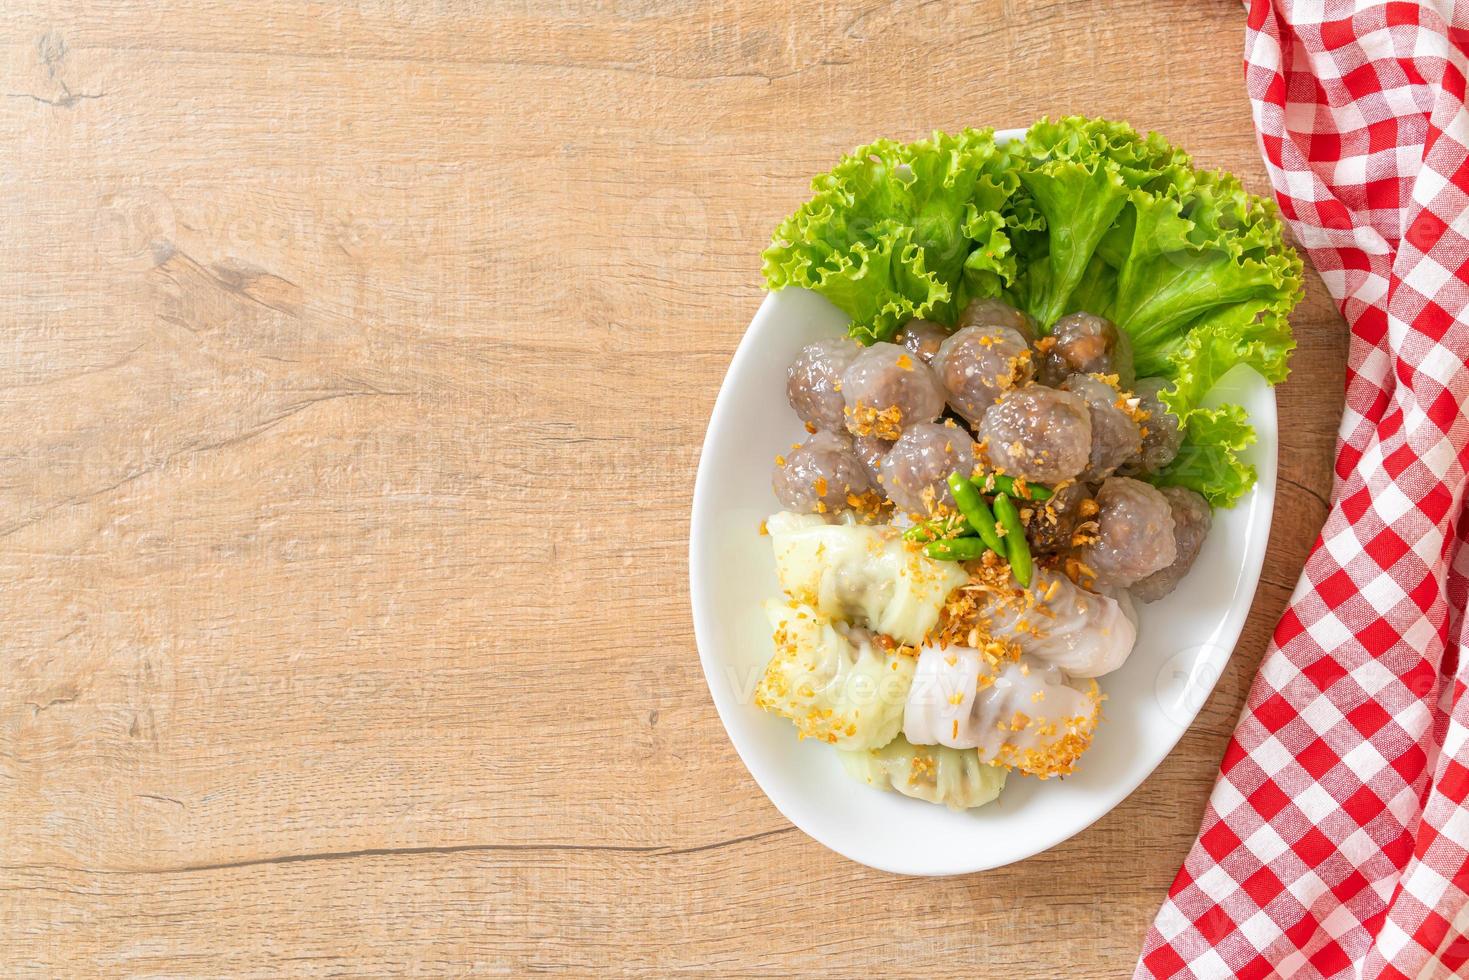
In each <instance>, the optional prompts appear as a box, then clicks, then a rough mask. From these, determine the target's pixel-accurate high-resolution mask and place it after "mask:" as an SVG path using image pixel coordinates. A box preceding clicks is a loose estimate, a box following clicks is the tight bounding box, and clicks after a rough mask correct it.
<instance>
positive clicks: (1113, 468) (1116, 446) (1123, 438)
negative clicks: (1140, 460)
mask: <svg viewBox="0 0 1469 980" xmlns="http://www.w3.org/2000/svg"><path fill="white" fill-rule="evenodd" d="M1061 388H1062V389H1063V390H1065V391H1070V392H1073V393H1074V394H1077V395H1080V396H1081V397H1082V398H1083V399H1084V400H1085V401H1086V404H1087V407H1088V408H1089V409H1091V413H1092V451H1091V456H1090V458H1089V459H1088V460H1087V465H1086V469H1084V470H1082V472H1081V478H1082V479H1083V480H1087V481H1091V482H1095V481H1097V480H1101V479H1103V478H1104V477H1108V476H1111V475H1112V474H1113V473H1115V472H1117V467H1119V466H1121V465H1122V464H1123V463H1125V462H1127V461H1128V460H1129V459H1131V458H1132V457H1134V456H1136V455H1137V454H1138V451H1139V450H1140V449H1142V445H1143V436H1142V430H1141V429H1139V428H1138V424H1137V422H1136V421H1135V420H1134V419H1133V417H1132V409H1131V408H1130V406H1129V405H1128V404H1127V399H1128V398H1129V397H1130V396H1129V395H1125V394H1123V393H1122V392H1120V391H1118V390H1117V388H1116V387H1115V386H1113V385H1110V384H1108V383H1107V382H1106V381H1103V380H1102V379H1101V378H1100V377H1098V376H1097V375H1094V374H1073V375H1072V376H1071V377H1069V378H1067V379H1066V381H1065V382H1064V383H1062V385H1061Z"/></svg>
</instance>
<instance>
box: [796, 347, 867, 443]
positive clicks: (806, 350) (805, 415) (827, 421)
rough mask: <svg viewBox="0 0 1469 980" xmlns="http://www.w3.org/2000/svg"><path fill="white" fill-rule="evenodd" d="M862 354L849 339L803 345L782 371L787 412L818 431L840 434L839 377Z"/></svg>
mask: <svg viewBox="0 0 1469 980" xmlns="http://www.w3.org/2000/svg"><path fill="white" fill-rule="evenodd" d="M860 353H862V345H861V344H859V343H857V342H856V341H855V340H852V339H851V338H850V337H829V338H827V339H826V340H818V341H816V342H815V343H813V344H807V345H806V346H805V347H802V348H801V353H799V354H797V355H796V359H795V360H794V361H792V362H791V366H790V368H789V369H788V370H787V371H786V399H787V400H788V401H789V402H790V403H791V408H793V409H795V410H796V414H797V415H799V416H800V417H801V421H802V422H807V423H809V424H811V425H812V426H815V427H816V428H818V429H830V430H832V431H841V429H842V427H843V424H844V422H845V419H844V417H843V415H842V409H843V408H844V407H846V403H845V402H844V401H843V400H842V374H843V373H845V372H846V370H847V368H848V367H849V366H850V365H851V363H852V362H853V361H854V360H856V359H857V355H858V354H860Z"/></svg>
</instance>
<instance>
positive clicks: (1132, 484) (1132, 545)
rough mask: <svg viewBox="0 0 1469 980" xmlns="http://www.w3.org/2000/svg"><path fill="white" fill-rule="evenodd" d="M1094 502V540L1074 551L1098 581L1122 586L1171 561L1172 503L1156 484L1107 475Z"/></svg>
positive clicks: (1174, 554) (1173, 547)
mask: <svg viewBox="0 0 1469 980" xmlns="http://www.w3.org/2000/svg"><path fill="white" fill-rule="evenodd" d="M1097 506H1098V512H1097V534H1096V541H1094V542H1093V543H1091V544H1089V545H1087V546H1086V547H1084V548H1082V549H1081V551H1080V552H1079V554H1078V555H1077V557H1078V558H1080V559H1081V560H1082V561H1083V562H1085V563H1086V565H1087V566H1089V567H1090V568H1091V570H1092V571H1093V572H1095V573H1096V575H1097V583H1098V584H1100V585H1107V586H1120V587H1124V588H1125V587H1126V586H1129V585H1131V584H1132V583H1134V582H1137V581H1139V580H1140V579H1144V578H1147V577H1148V576H1149V575H1151V574H1153V573H1154V572H1156V571H1158V570H1159V569H1163V568H1167V567H1168V566H1169V565H1171V564H1172V563H1173V559H1174V558H1175V557H1177V554H1178V546H1177V544H1175V543H1174V540H1173V507H1172V505H1171V504H1170V503H1169V502H1168V498H1167V497H1165V496H1163V494H1162V492H1161V491H1159V490H1158V488H1157V487H1154V486H1152V485H1150V484H1147V483H1143V482H1142V481H1140V480H1134V479H1131V478H1129V477H1125V476H1114V477H1109V478H1108V479H1107V481H1106V482H1105V483H1103V484H1102V488H1101V489H1100V490H1098V491H1097Z"/></svg>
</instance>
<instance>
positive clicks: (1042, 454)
mask: <svg viewBox="0 0 1469 980" xmlns="http://www.w3.org/2000/svg"><path fill="white" fill-rule="evenodd" d="M979 434H980V438H981V439H982V440H983V441H984V445H985V454H986V455H987V456H988V457H989V461H990V465H991V466H992V467H994V468H996V469H1000V470H1003V471H1004V472H1005V473H1007V474H1010V475H1011V476H1023V477H1025V478H1026V479H1027V480H1031V481H1033V482H1037V483H1047V484H1056V483H1060V482H1061V481H1062V480H1069V479H1071V478H1073V477H1075V476H1077V475H1078V474H1079V473H1081V471H1082V470H1083V469H1085V468H1086V465H1087V461H1088V460H1089V459H1090V458H1091V451H1092V416H1091V411H1090V410H1089V409H1088V408H1087V404H1086V402H1085V401H1083V400H1082V399H1081V397H1080V396H1078V395H1074V394H1072V393H1071V392H1069V391H1061V390H1059V389H1057V388H1047V387H1045V386H1043V385H1029V386H1027V387H1024V388H1016V389H1014V390H1012V391H1008V392H1006V393H1005V394H1004V395H1002V396H1001V397H1000V400H999V401H998V402H996V403H995V404H994V405H991V406H990V408H989V411H987V412H985V413H984V420H983V421H982V422H981V423H980V426H979Z"/></svg>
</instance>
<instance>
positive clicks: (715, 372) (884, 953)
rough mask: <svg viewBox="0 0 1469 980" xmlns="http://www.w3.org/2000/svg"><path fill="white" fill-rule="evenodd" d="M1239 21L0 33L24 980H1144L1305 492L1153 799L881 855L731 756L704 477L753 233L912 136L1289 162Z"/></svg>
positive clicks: (371, 22) (1, 370)
mask: <svg viewBox="0 0 1469 980" xmlns="http://www.w3.org/2000/svg"><path fill="white" fill-rule="evenodd" d="M1242 32H1243V24H1242V22H1241V13H1240V10H1239V8H1238V5H1237V4H1232V3H1225V2H1198V0H1194V2H1183V0H1166V2H1165V0H1115V2H1106V3H1102V2H1095V3H1060V2H1045V3H1021V2H1003V3H984V4H974V5H960V4H936V3H931V2H921V0H896V2H886V3H846V2H834V0H798V2H774V0H736V2H732V3H729V4H722V5H711V6H708V7H705V6H702V5H700V6H697V7H696V6H692V5H690V6H684V5H681V4H676V3H672V2H668V0H619V2H616V3H610V2H602V3H594V2H588V3H578V2H575V0H563V2H560V3H548V4H540V3H529V2H525V0H521V2H508V0H506V2H487V3H480V2H468V0H463V2H461V0H424V2H421V3H410V2H407V0H366V2H363V3H361V4H359V5H356V6H354V7H348V6H345V5H343V6H337V5H332V4H325V3H313V4H296V3H285V2H260V3H250V4H238V3H223V2H213V3H207V2H206V3H193V4H182V3H147V4H144V3H124V2H120V0H91V2H88V3H85V4H80V5H78V4H59V3H37V2H31V0H17V2H14V3H7V4H5V5H4V9H3V10H0V38H3V43H4V48H3V50H4V56H5V57H4V63H3V66H0V95H3V96H4V97H3V98H0V135H3V145H4V147H5V148H6V149H5V151H4V168H3V179H0V201H3V209H4V210H3V216H4V219H5V221H4V227H5V233H4V235H3V236H0V274H3V282H4V284H5V287H6V288H5V289H4V290H3V291H0V311H3V317H4V320H3V322H4V326H5V337H4V340H3V345H0V621H3V622H4V624H5V641H4V644H3V661H0V828H3V829H0V866H3V867H0V973H3V974H4V975H6V976H22V975H33V976H89V975H109V976H116V975H168V976H193V975H199V976H215V975H232V976H267V975H292V976H338V975H378V976H382V975H480V974H484V975H491V974H506V973H509V974H519V973H523V972H530V971H542V970H546V971H551V970H555V971H569V972H573V973H590V972H592V971H598V972H605V971H612V972H640V973H665V972H671V971H674V970H694V971H711V972H717V973H721V974H759V973H770V972H798V973H816V972H818V971H820V972H822V973H825V974H832V975H858V974H871V973H875V972H878V971H883V972H903V973H909V972H911V973H921V974H926V975H930V976H938V975H960V974H963V975H966V976H974V975H982V976H1023V977H1041V976H1067V977H1117V976H1122V975H1124V974H1126V973H1127V972H1128V971H1129V969H1130V966H1131V963H1132V960H1133V958H1134V957H1135V955H1136V950H1137V947H1138V944H1139V942H1140V939H1141V936H1142V934H1143V931H1144V929H1145V927H1146V924H1147V922H1148V921H1149V919H1150V917H1151V915H1152V913H1153V911H1154V910H1155V909H1156V907H1157V904H1158V902H1159V901H1160V900H1161V899H1162V897H1163V894H1164V892H1165V890H1166V888H1167V886H1168V884H1169V882H1170V880H1171V879H1172V876H1173V874H1174V872H1175V870H1176V868H1177V866H1178V864H1179V862H1180V860H1181V859H1182V857H1183V855H1184V853H1185V851H1186V849H1187V847H1188V845H1189V843H1190V841H1191V840H1192V837H1193V834H1194V831H1195V829H1196V828H1197V824H1198V820H1199V817H1200V814H1201V812H1202V810H1203V806H1204V801H1205V798H1206V795H1207V791H1208V789H1209V786H1210V785H1211V781H1212V779H1213V773H1214V769H1215V766H1216V764H1217V760H1218V759H1219V756H1220V754H1221V752H1222V751H1223V748H1224V744H1225V742H1226V740H1227V738H1228V735H1229V732H1230V730H1231V728H1232V724H1233V721H1234V719H1235V717H1236V715H1237V714H1238V712H1239V709H1240V707H1241V704H1242V701H1243V697H1244V694H1245V691H1246V689H1247V686H1248V683H1249V680H1250V678H1251V677H1252V676H1253V673H1254V668H1255V666H1256V664H1257V662H1258V660H1259V657H1260V656H1261V654H1262V652H1263V650H1264V647H1265V644H1266V641H1267V639H1268V635H1269V632H1270V630H1271V628H1272V626H1273V624H1274V622H1275V619H1276V617H1277V616H1278V614H1279V612H1280V610H1281V609H1282V608H1283V605H1284V603H1285V601H1286V598H1287V596H1288V594H1289V592H1290V590H1291V588H1292V587H1293V584H1294V581H1295V578H1296V575H1297V573H1298V571H1299V568H1300V565H1301V562H1302V560H1303V559H1304V556H1305V554H1306V552H1307V550H1308V548H1309V546H1310V544H1311V541H1312V539H1313V537H1314V535H1315V533H1316V529H1317V528H1318V526H1319V524H1320V521H1321V519H1322V517H1323V515H1324V513H1325V503H1324V501H1325V500H1326V499H1327V497H1328V495H1329V492H1330V462H1331V456H1332V449H1333V440H1334V431H1335V425H1336V420H1337V418H1338V414H1339V411H1340V406H1341V390H1342V376H1343V362H1344V353H1345V332H1344V328H1343V326H1342V323H1341V321H1340V319H1339V317H1338V316H1337V314H1336V313H1335V311H1334V308H1333V307H1332V305H1331V303H1330V300H1329V298H1328V297H1327V296H1326V295H1325V293H1324V291H1323V289H1322V288H1321V286H1320V283H1319V281H1317V280H1316V279H1315V278H1314V277H1313V278H1312V279H1311V282H1310V286H1309V294H1308V297H1307V300H1306V302H1305V303H1304V304H1303V305H1302V307H1301V308H1300V311H1299V313H1298V315H1297V316H1296V318H1295V323H1296V331H1297V334H1298V336H1299V338H1300V344H1301V346H1300V351H1299V353H1298V354H1297V356H1296V359H1295V375H1294V377H1293V378H1292V379H1291V380H1290V382H1289V383H1287V384H1286V385H1284V386H1283V387H1282V388H1281V389H1280V408H1281V417H1282V421H1283V424H1282V429H1281V432H1282V453H1281V474H1282V476H1281V479H1282V484H1281V493H1280V497H1279V503H1278V506H1277V518H1276V522H1275V529H1274V534H1273V537H1272V541H1271V549H1270V555H1269V558H1268V561H1267V567H1266V571H1265V582H1264V583H1263V585H1262V587H1261V589H1260V593H1259V596H1258V599H1257V601H1256V604H1255V609H1254V612H1253V614H1252V616H1251V619H1250V622H1249V625H1248V627H1247V629H1246V631H1245V635H1244V639H1243V641H1242V642H1241V644H1240V647H1239V649H1238V650H1237V651H1236V653H1235V656H1234V658H1233V661H1232V662H1231V665H1230V668H1229V671H1228V673H1227V674H1226V675H1225V677H1224V678H1223V680H1222V681H1221V683H1220V685H1219V687H1218V690H1217V691H1216V693H1215V694H1214V697H1213V698H1212V699H1211V700H1210V702H1209V704H1208V706H1207V707H1206V709H1205V710H1204V713H1203V715H1202V716H1201V717H1200V719H1199V721H1198V723H1197V724H1196V725H1195V726H1194V728H1193V729H1192V730H1191V731H1190V733H1189V734H1188V735H1187V736H1186V737H1185V739H1184V740H1183V742H1182V743H1181V744H1180V746H1179V748H1178V750H1177V751H1175V752H1174V753H1173V755H1172V756H1171V757H1170V758H1169V760H1168V761H1167V762H1166V763H1165V764H1164V765H1163V767H1162V768H1160V769H1159V770H1158V772H1157V773H1156V774H1155V775H1154V776H1153V777H1152V778H1151V779H1150V780H1149V781H1148V782H1147V783H1146V784H1145V785H1144V786H1143V787H1142V788H1141V789H1140V790H1138V792H1137V793H1135V794H1134V795H1133V796H1132V797H1131V798H1130V799H1129V800H1128V801H1127V802H1126V803H1125V804H1123V805H1122V806H1121V807H1119V808H1118V809H1117V810H1116V811H1114V812H1113V813H1112V814H1111V815H1110V816H1108V817H1107V818H1105V819H1104V820H1102V821H1101V822H1100V823H1099V824H1097V825H1096V826H1095V827H1093V828H1092V829H1091V830H1089V831H1087V832H1086V833H1084V834H1082V835H1080V836H1079V837H1077V838H1075V839H1074V840H1072V841H1070V842H1069V843H1067V844H1065V845H1063V846H1061V847H1059V848H1057V849H1055V850H1053V851H1051V852H1049V853H1047V854H1044V855H1042V856H1040V857H1037V858H1036V859H1034V860H1031V861H1028V862H1026V863H1024V864H1022V865H1019V866H1017V867H1012V868H1009V869H1005V870H1003V871H998V872H994V873H990V874H985V875H977V876H968V877H963V878H959V879H954V880H944V881H926V880H906V879H901V878H896V877H892V876H888V875H884V874H880V873H877V872H873V871H869V870H867V869H864V868H861V867H859V866H857V865H854V864H852V863H850V862H847V861H845V860H843V859H841V858H839V857H837V856H836V855H834V854H831V853H829V852H827V851H825V850H824V849H823V848H821V847H820V846H818V845H817V844H815V843H813V842H812V841H810V840H808V839H806V838H805V837H804V836H803V835H801V834H800V833H799V832H797V831H795V830H793V829H792V828H791V827H790V825H789V824H788V823H787V822H786V821H785V820H784V819H783V818H782V817H781V816H780V814H779V813H777V812H776V811H775V810H774V809H773V808H772V807H771V806H770V804H769V803H768V802H767V801H766V800H765V799H764V797H763V796H762V795H761V793H760V792H759V790H758V789H757V788H756V786H755V785H754V783H753V781H752V780H751V779H750V777H749V775H748V774H747V773H746V772H745V770H744V769H743V767H742V766H741V765H740V763H739V761H738V759H737V758H736V757H735V755H734V753H733V751H732V750H731V748H730V746H729V744H728V742H727V741H726V738H725V736H724V734H723V731H722V729H721V728H720V725H719V722H718V720H717V718H716V716H715V713H714V710H713V706H712V704H711V703H710V700H709V697H708V694H707V692H706V690H705V688H704V684H703V680H702V677H701V675H700V672H699V668H698V665H697V657H696V652H695V649H694V644H693V639H692V632H691V628H690V622H689V614H688V610H687V594H686V584H685V579H686V564H685V543H686V539H687V513H688V498H689V492H690V489H691V486H692V482H693V470H694V465H695V463H696V460H697V456H698V451H699V445H700V441H701V437H702V433H703V426H704V422H705V419H706V418H707V417H708V412H709V409H710V407H711V405H712V402H713V398H714V394H715V391H716V388H717V385H718V382H719V380H720V378H721V376H722V374H723V371H724V369H725V367H726V365H727V363H728V360H729V357H730V354H731V352H732V351H733V349H734V346H735V344H736V342H737V341H738V339H739V336H740V333H741V331H742V330H743V329H744V327H745V325H746V323H747V322H748V320H749V318H750V315H751V314H752V312H753V311H754V309H755V307H756V305H757V303H758V301H759V297H760V292H761V282H760V278H759V268H758V253H759V251H760V249H761V247H762V246H763V244H764V242H765V240H766V237H767V235H768V233H769V230H770V229H771V228H773V227H774V225H775V223H776V222H777V221H778V220H779V218H780V217H781V216H782V215H783V214H785V213H786V212H788V211H789V210H790V209H792V208H793V207H794V206H795V205H796V204H797V203H798V202H799V201H800V200H801V199H802V198H803V196H804V192H805V184H806V181H807V179H808V178H809V176H810V175H811V174H813V173H815V172H817V171H819V170H823V169H825V168H827V167H829V166H830V165H831V163H832V161H833V160H834V159H835V158H836V156H837V155H838V154H839V153H841V152H842V151H844V150H846V149H849V148H851V147H852V146H854V145H857V144H858V143H861V142H863V141H865V140H867V139H869V138H872V137H875V136H878V135H891V136H900V137H914V136H917V135H920V134H922V133H924V132H926V131H928V130H931V129H934V128H953V127H958V126H963V125H965V124H992V125H996V126H1013V125H1024V124H1025V123H1027V122H1029V121H1030V120H1032V119H1033V118H1035V117H1036V116H1038V115H1040V114H1042V113H1060V112H1069V111H1077V112H1083V113H1093V114H1105V115H1109V116H1115V117H1125V118H1128V119H1130V120H1131V121H1133V122H1134V123H1135V124H1137V125H1138V126H1140V127H1147V128H1156V129H1159V130H1161V131H1163V132H1165V133H1166V134H1168V135H1170V136H1171V137H1173V138H1175V139H1176V140H1178V141H1179V142H1181V143H1183V144H1184V145H1186V146H1187V147H1188V148H1190V149H1191V150H1192V151H1193V152H1194V153H1195V155H1196V156H1197V157H1198V158H1199V159H1200V160H1201V161H1202V162H1204V163H1206V164H1209V165H1217V166H1222V167H1226V168H1229V169H1231V170H1234V171H1235V172H1236V173H1239V174H1240V175H1242V176H1243V177H1244V178H1245V180H1246V181H1247V182H1248V183H1249V184H1250V185H1251V186H1252V187H1253V188H1254V189H1256V190H1260V191H1264V190H1265V189H1266V183H1265V180H1264V174H1263V171H1262V167H1261V164H1260V161H1259V158H1258V155H1257V152H1256V149H1255V145H1254V139H1253V136H1252V131H1251V128H1250V119H1249V111H1248V105H1247V103H1246V100H1245V97H1244V92H1243V86H1242V81H1241V72H1240V45H1241V39H1242Z"/></svg>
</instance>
